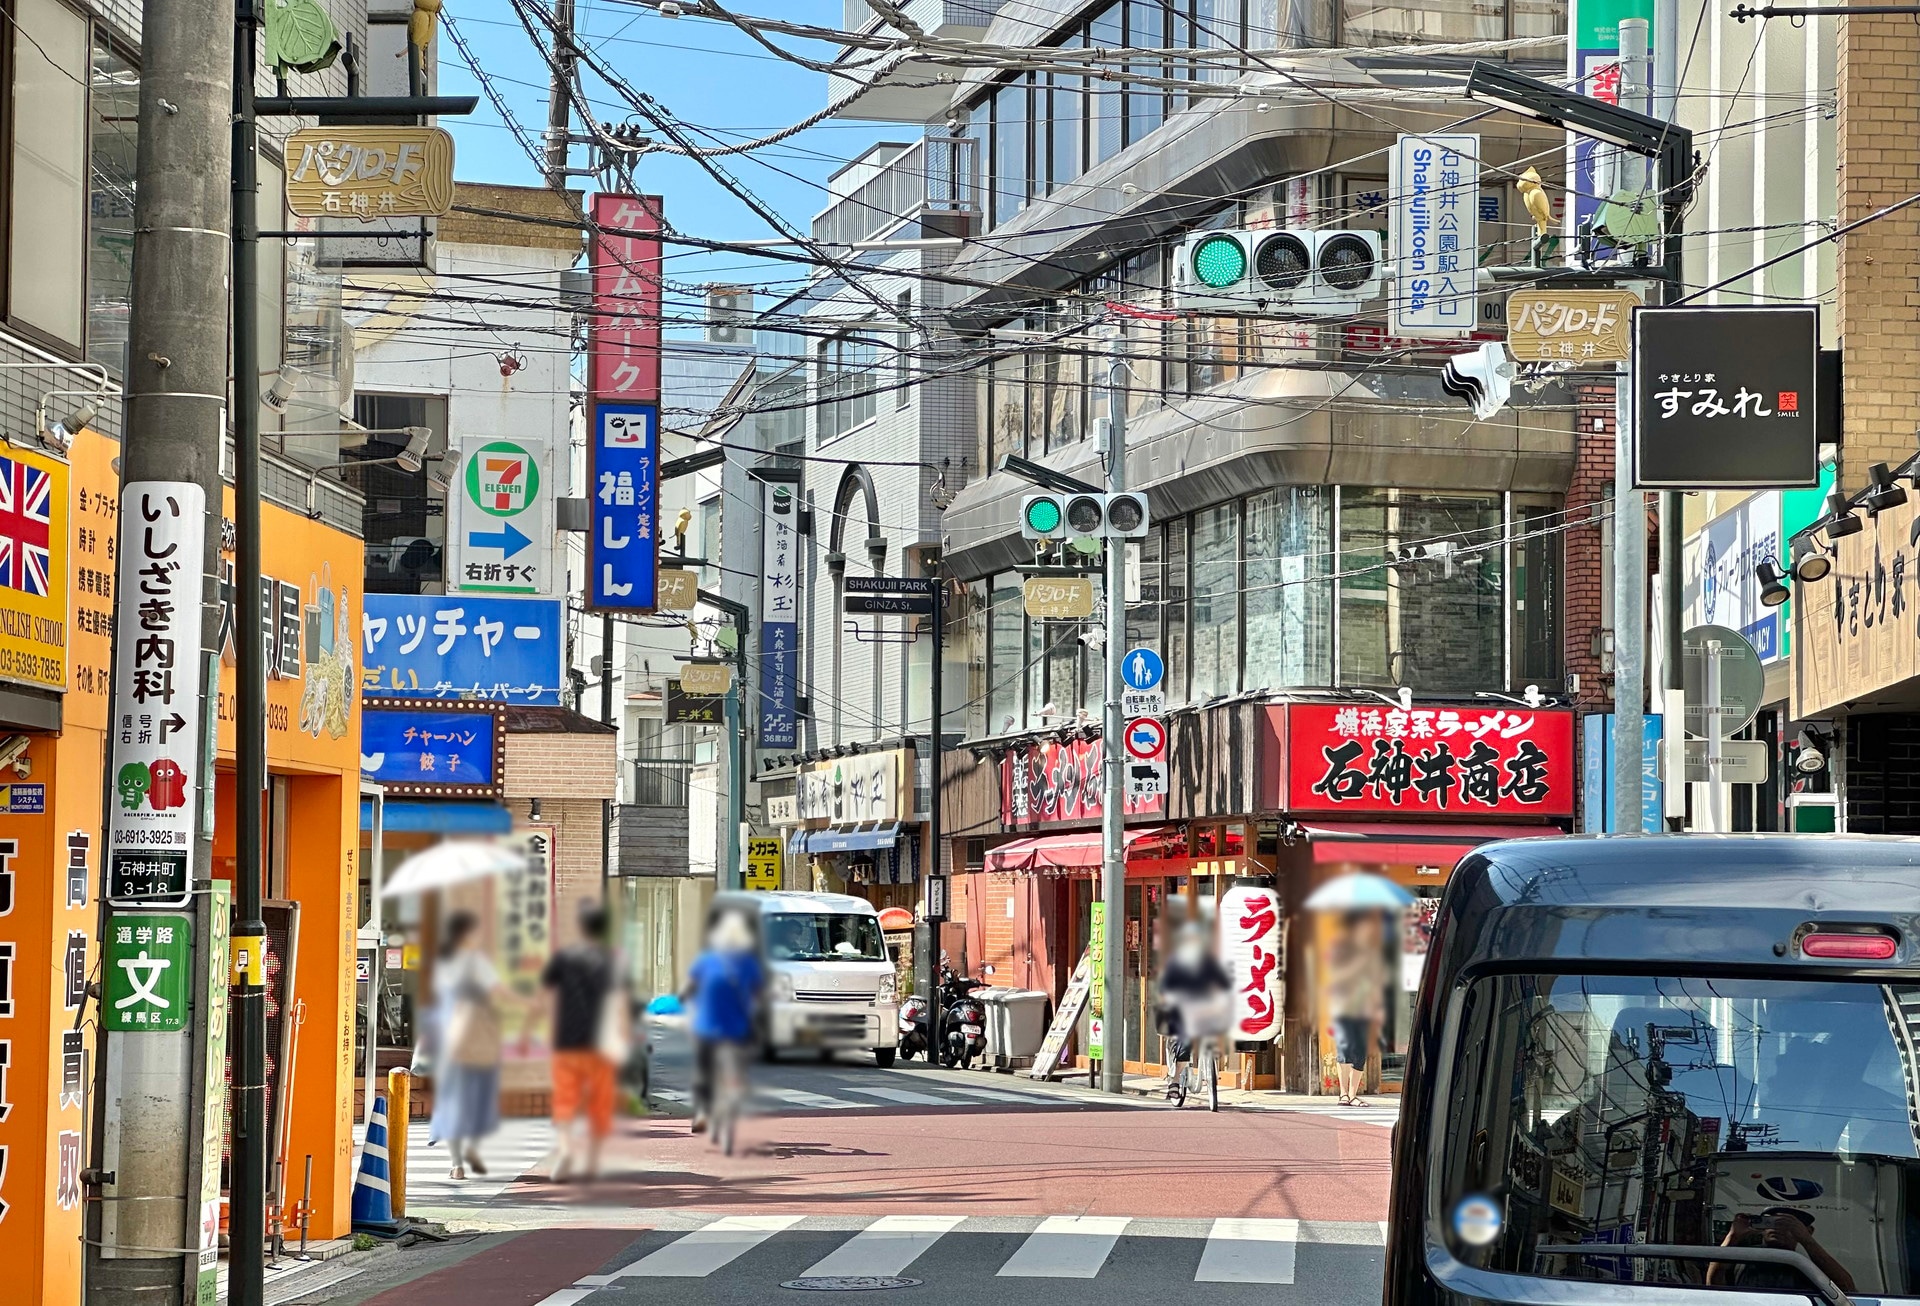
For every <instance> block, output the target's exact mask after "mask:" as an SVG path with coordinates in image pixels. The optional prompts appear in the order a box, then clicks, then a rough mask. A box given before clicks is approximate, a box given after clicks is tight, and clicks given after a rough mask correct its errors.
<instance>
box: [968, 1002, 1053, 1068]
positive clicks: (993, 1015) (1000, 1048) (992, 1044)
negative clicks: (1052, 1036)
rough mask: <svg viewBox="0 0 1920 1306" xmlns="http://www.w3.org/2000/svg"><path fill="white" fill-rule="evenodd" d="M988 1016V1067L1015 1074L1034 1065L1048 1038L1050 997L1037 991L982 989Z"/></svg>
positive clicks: (983, 1004)
mask: <svg viewBox="0 0 1920 1306" xmlns="http://www.w3.org/2000/svg"><path fill="white" fill-rule="evenodd" d="M975 996H976V997H978V998H979V999H980V1002H981V1006H983V1007H984V1008H985V1009H986V1013H987V1055H986V1064H987V1065H989V1066H991V1067H992V1068H993V1069H995V1070H1005V1071H1013V1070H1020V1069H1024V1068H1025V1067H1027V1066H1030V1065H1032V1064H1033V1059H1034V1058H1035V1057H1036V1056H1038V1055H1039V1054H1040V1045H1041V1044H1042V1043H1044V1042H1045V1041H1046V1038H1047V1005H1048V998H1047V995H1046V994H1044V993H1041V992H1039V991H1037V990H1034V989H981V990H977V991H976V993H975Z"/></svg>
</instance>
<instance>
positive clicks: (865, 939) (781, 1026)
mask: <svg viewBox="0 0 1920 1306" xmlns="http://www.w3.org/2000/svg"><path fill="white" fill-rule="evenodd" d="M725 911H739V912H741V913H743V914H745V916H746V917H747V919H748V920H750V921H752V922H753V923H754V929H755V932H756V934H757V935H758V937H759V942H760V959H761V960H762V961H763V962H764V963H766V968H767V1000H766V1029H765V1035H764V1037H765V1039H766V1044H767V1047H768V1048H770V1049H772V1050H775V1051H780V1050H784V1049H787V1048H814V1049H818V1050H821V1051H832V1050H834V1049H842V1048H869V1049H871V1050H872V1051H873V1058H874V1060H875V1061H876V1062H878V1063H879V1064H880V1065H881V1066H882V1067H883V1068H884V1067H887V1066H891V1065H892V1064H893V1058H894V1050H895V1043H896V1039H897V1030H898V1022H899V1012H900V1002H899V994H898V992H897V991H896V987H895V986H896V984H897V982H898V981H897V979H896V977H895V974H894V969H893V959H892V957H890V956H889V955H888V953H887V943H886V939H885V937H884V936H883V935H882V934H881V932H880V914H879V913H878V912H876V911H875V910H874V908H873V904H872V903H870V902H868V901H866V900H865V899H864V898H855V897H853V896H852V895H850V894H845V893H760V892H755V893H722V894H717V895H715V897H714V899H713V907H712V910H711V913H710V916H709V919H710V920H711V919H713V918H715V917H718V916H719V914H720V913H722V912H725Z"/></svg>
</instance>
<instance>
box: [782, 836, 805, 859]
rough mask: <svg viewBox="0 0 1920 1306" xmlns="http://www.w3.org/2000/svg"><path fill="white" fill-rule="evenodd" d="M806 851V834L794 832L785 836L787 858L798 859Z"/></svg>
mask: <svg viewBox="0 0 1920 1306" xmlns="http://www.w3.org/2000/svg"><path fill="white" fill-rule="evenodd" d="M806 851H807V832H806V831H805V830H795V831H794V832H793V833H792V834H790V835H788V836H787V856H789V857H799V856H801V855H802V854H803V853H805V852H806Z"/></svg>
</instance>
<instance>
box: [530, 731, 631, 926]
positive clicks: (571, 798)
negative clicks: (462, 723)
mask: <svg viewBox="0 0 1920 1306" xmlns="http://www.w3.org/2000/svg"><path fill="white" fill-rule="evenodd" d="M615 738H616V736H615V735H614V734H613V732H612V731H608V732H606V733H604V734H598V733H596V734H574V733H551V734H515V733H512V732H511V731H510V732H508V734H507V765H506V791H507V793H506V797H507V807H508V809H509V810H511V811H512V813H513V819H514V824H515V825H516V826H519V827H521V828H528V827H530V826H532V825H534V822H533V820H532V811H533V804H532V800H533V799H535V798H538V799H539V800H540V820H539V822H538V824H539V826H541V827H544V828H546V829H548V830H550V831H552V833H553V857H554V867H553V898H554V904H553V907H554V910H553V915H554V922H553V923H554V946H556V947H565V946H567V945H568V944H570V943H574V942H577V941H578V939H579V929H578V921H579V919H580V917H579V911H580V902H581V900H582V899H586V900H590V901H593V902H598V901H600V860H601V855H600V838H601V823H602V819H603V812H604V809H603V808H602V806H601V802H602V800H603V799H608V798H612V797H614V786H615V771H614V741H615Z"/></svg>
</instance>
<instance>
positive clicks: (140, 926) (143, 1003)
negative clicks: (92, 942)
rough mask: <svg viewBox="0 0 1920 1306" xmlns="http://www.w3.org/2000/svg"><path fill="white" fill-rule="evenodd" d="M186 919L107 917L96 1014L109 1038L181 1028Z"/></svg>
mask: <svg viewBox="0 0 1920 1306" xmlns="http://www.w3.org/2000/svg"><path fill="white" fill-rule="evenodd" d="M192 958H193V918H192V917H191V916H174V915H152V916H125V915H118V914H116V915H113V916H109V917H108V918H107V946H106V958H105V965H103V966H102V967H101V970H102V971H103V972H104V973H105V975H106V995H105V998H104V999H103V1001H102V1002H101V1004H100V1005H101V1014H102V1016H103V1017H104V1018H105V1023H106V1028H107V1030H108V1031H109V1032H111V1033H115V1034H168V1033H177V1032H179V1031H181V1030H184V1029H185V1028H186V1027H187V1015H188V1011H187V994H188V992H189V982H190V981H191V979H192V976H191V975H190V974H189V969H190V967H191V965H192Z"/></svg>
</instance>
